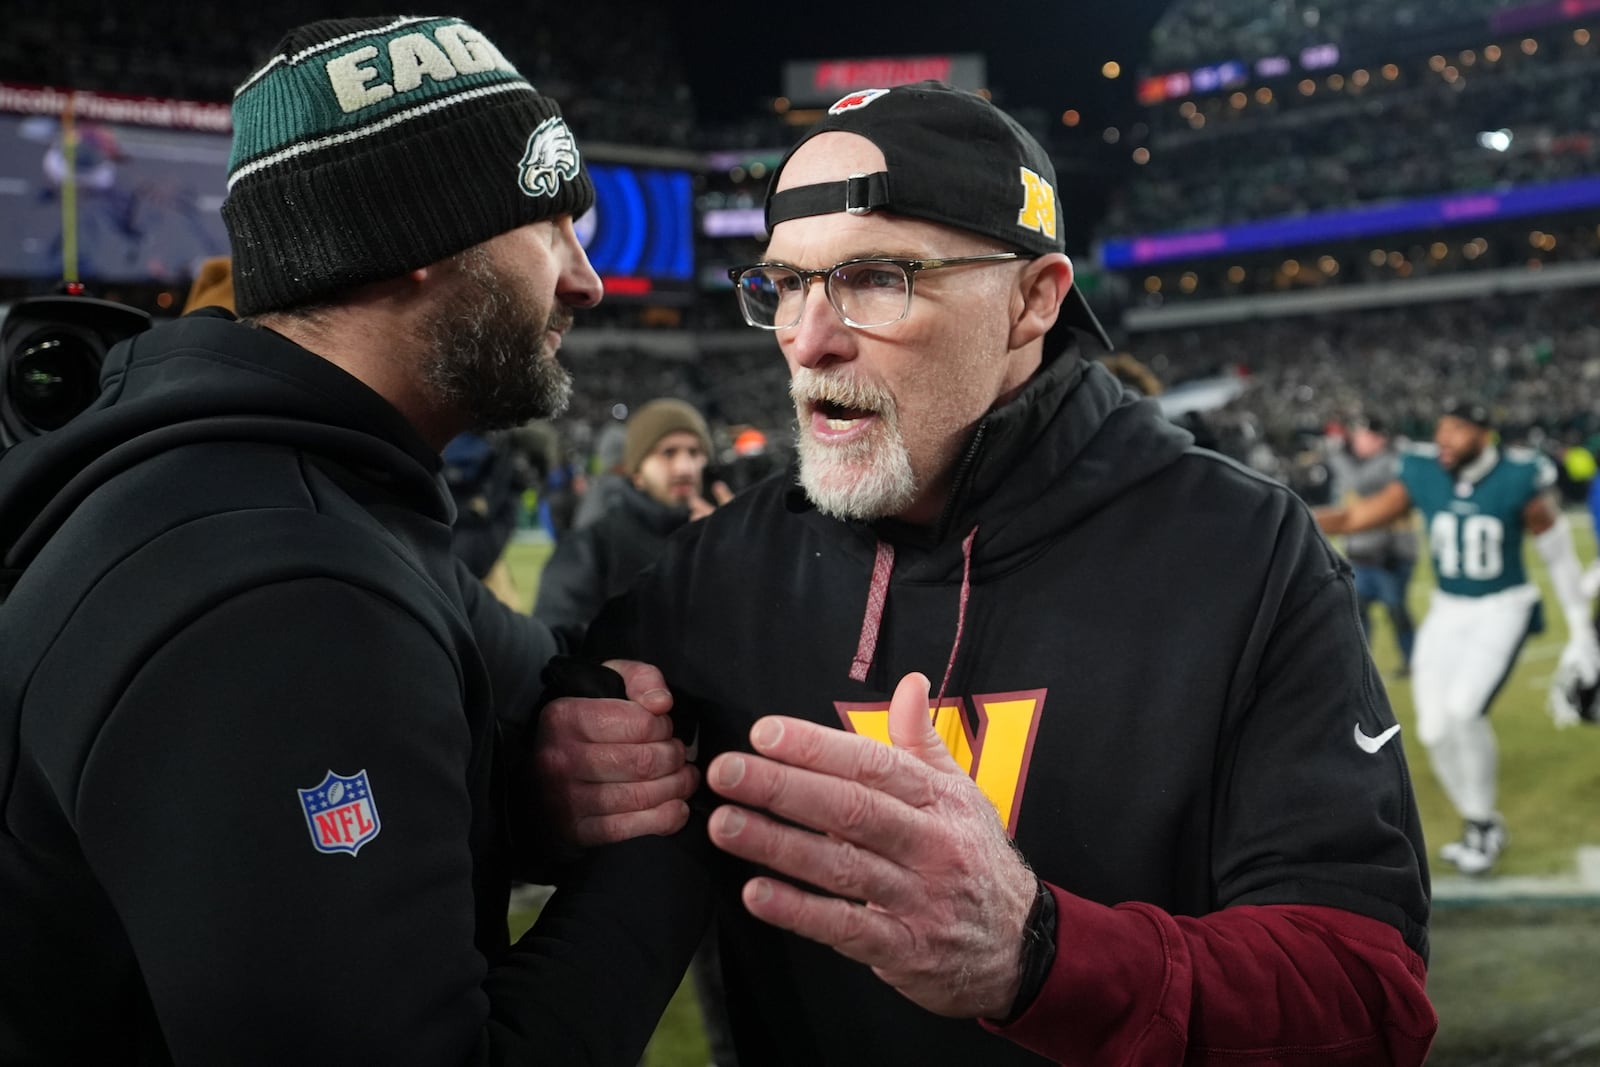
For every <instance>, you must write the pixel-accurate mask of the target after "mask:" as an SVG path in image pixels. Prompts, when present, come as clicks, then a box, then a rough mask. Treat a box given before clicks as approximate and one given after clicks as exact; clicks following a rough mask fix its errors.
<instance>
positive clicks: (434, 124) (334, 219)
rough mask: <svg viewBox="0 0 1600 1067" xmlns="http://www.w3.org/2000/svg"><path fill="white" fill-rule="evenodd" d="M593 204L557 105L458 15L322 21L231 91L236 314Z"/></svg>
mask: <svg viewBox="0 0 1600 1067" xmlns="http://www.w3.org/2000/svg"><path fill="white" fill-rule="evenodd" d="M593 203H594V185H593V184H592V183H591V182H590V180H589V175H588V173H587V172H586V171H585V170H584V168H583V165H582V159H581V157H580V155H579V153H578V145H577V142H576V141H575V140H574V138H573V136H572V131H571V130H569V129H568V128H567V124H566V122H565V121H563V120H562V118H561V111H560V109H559V108H558V107H557V106H556V103H555V101H554V100H551V99H550V98H549V97H546V96H543V95H541V94H540V93H539V92H538V90H536V89H535V88H534V87H533V86H532V85H530V84H529V83H528V81H527V80H526V79H525V78H523V77H522V75H520V74H518V73H517V70H516V68H515V67H513V66H512V65H511V63H510V62H508V61H507V60H506V58H505V56H503V55H501V54H500V51H499V49H497V48H495V46H494V45H493V44H491V43H490V41H489V39H488V38H486V37H484V36H483V34H481V33H479V32H478V31H477V30H475V29H473V28H472V27H471V26H469V25H467V24H466V23H465V22H462V21H461V20H460V19H456V18H422V17H402V16H385V17H380V18H361V19H328V20H324V21H322V22H314V23H311V24H309V25H306V26H302V27H300V28H298V29H295V30H291V31H290V32H289V34H288V36H286V37H285V38H284V39H283V41H282V42H281V43H279V45H278V46H277V47H276V48H275V49H273V52H272V55H271V58H269V59H268V60H267V61H266V62H265V63H264V64H262V66H261V67H260V68H259V69H257V70H256V72H255V73H254V74H252V75H250V77H249V78H248V79H246V80H245V82H244V84H243V85H241V86H240V87H239V88H238V90H237V91H236V92H235V93H234V98H233V154H232V158H231V159H230V160H229V163H228V197H227V199H226V200H225V201H224V202H223V205H222V218H223V222H224V223H225V224H226V226H227V229H228V239H229V242H230V244H231V245H232V251H233V285H234V294H235V299H236V302H237V306H238V311H239V314H240V315H255V314H258V313H260V312H263V311H271V310H275V309H278V308H285V307H291V306H293V305H296V304H301V303H306V302H308V301H314V300H316V299H318V298H320V297H325V296H327V295H329V294H331V293H334V292H336V291H338V290H340V289H345V288H348V287H350V286H355V285H362V284H365V283H367V282H375V281H380V280H382V279H384V278H394V277H398V276H400V275H402V274H404V273H406V272H407V271H410V270H414V269H416V268H418V267H425V266H427V265H428V264H430V263H435V262H437V261H439V260H441V259H444V258H446V257H447V256H451V255H454V254H455V253H457V252H460V251H462V250H464V249H467V248H470V247H472V246H473V245H476V244H479V243H481V242H483V241H486V240H488V239H489V238H491V237H494V236H496V235H498V234H501V233H505V232H506V231H508V230H514V229H516V228H517V227H519V226H523V225H526V224H527V223H530V222H538V221H539V220H541V219H547V218H553V217H557V216H561V215H571V216H573V217H574V218H576V217H577V216H579V215H582V214H583V212H585V211H587V210H588V209H589V207H590V206H591V205H592V204H593Z"/></svg>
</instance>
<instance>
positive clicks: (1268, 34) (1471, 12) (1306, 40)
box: [1150, 0, 1520, 70]
mask: <svg viewBox="0 0 1600 1067" xmlns="http://www.w3.org/2000/svg"><path fill="white" fill-rule="evenodd" d="M1519 3H1520V0H1452V2H1451V3H1448V4H1435V3H1429V2H1427V0H1398V2H1394V0H1270V2H1268V3H1261V2H1260V0H1179V2H1178V3H1175V4H1173V5H1172V6H1171V7H1169V8H1168V9H1167V11H1166V13H1165V14H1164V15H1163V16H1162V18H1161V19H1160V20H1158V21H1157V23H1156V25H1155V28H1154V30H1153V31H1152V33H1151V49H1150V65H1151V66H1152V67H1154V68H1156V69H1159V70H1174V69H1178V68H1181V67H1186V66H1193V65H1195V64H1197V63H1208V62H1215V61H1217V60H1221V59H1232V58H1236V57H1244V58H1247V59H1255V58H1258V57H1260V56H1272V55H1280V54H1283V53H1287V52H1293V51H1298V50H1299V49H1301V48H1306V47H1310V46H1314V45H1319V44H1326V43H1330V42H1331V43H1336V44H1346V45H1348V44H1352V43H1357V42H1365V43H1370V42H1373V41H1379V40H1383V39H1385V38H1388V37H1391V36H1393V35H1394V34H1396V33H1397V32H1400V33H1404V32H1415V31H1421V30H1426V29H1429V28H1431V27H1436V26H1453V25H1461V24H1466V23H1472V22H1480V23H1481V22H1482V21H1483V20H1484V19H1485V18H1487V17H1488V16H1489V15H1491V14H1492V13H1494V12H1495V11H1498V10H1500V9H1501V8H1507V7H1514V6H1517V5H1518V4H1519Z"/></svg>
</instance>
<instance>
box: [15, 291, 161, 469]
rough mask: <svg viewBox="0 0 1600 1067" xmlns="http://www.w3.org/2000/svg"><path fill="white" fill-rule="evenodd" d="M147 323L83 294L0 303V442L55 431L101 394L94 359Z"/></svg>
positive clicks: (139, 315) (127, 309)
mask: <svg viewBox="0 0 1600 1067" xmlns="http://www.w3.org/2000/svg"><path fill="white" fill-rule="evenodd" d="M149 326H150V316H149V315H148V314H146V313H145V312H143V311H140V310H138V309H137V308H131V307H127V306H126V305H123V304H116V303H112V302H111V301H109V300H96V299H94V298H93V297H86V296H40V297H28V298H25V299H22V300H14V301H12V302H10V303H8V304H0V448H10V447H11V446H12V445H14V444H16V443H17V442H18V441H21V440H24V439H25V438H29V437H38V436H39V435H41V434H45V433H49V432H50V431H51V430H58V429H60V428H61V427H62V426H65V425H66V424H67V423H68V422H70V421H71V420H72V418H73V417H74V416H76V415H77V414H78V413H79V412H81V411H83V410H84V409H85V408H87V407H88V406H89V405H90V404H92V403H93V402H94V399H95V397H96V396H98V395H99V394H100V364H101V363H102V362H103V361H104V360H105V354H106V352H107V351H109V350H110V348H111V347H112V346H113V345H115V344H116V343H117V342H119V341H122V340H125V339H127V338H129V337H132V336H133V335H134V334H137V333H141V332H143V331H144V330H146V329H148V328H149Z"/></svg>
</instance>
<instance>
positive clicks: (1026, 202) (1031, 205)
mask: <svg viewBox="0 0 1600 1067" xmlns="http://www.w3.org/2000/svg"><path fill="white" fill-rule="evenodd" d="M1017 169H1018V170H1020V171H1021V172H1022V210H1021V211H1019V212H1017V225H1018V226H1021V227H1023V228H1024V229H1028V230H1032V231H1034V232H1035V233H1042V234H1044V235H1045V236H1046V237H1049V238H1052V239H1053V238H1054V237H1055V235H1056V191H1055V190H1054V189H1053V188H1051V187H1050V183H1049V182H1047V181H1045V180H1044V179H1043V178H1041V177H1039V175H1037V174H1035V173H1034V172H1033V171H1031V170H1029V169H1028V168H1027V167H1018V168H1017Z"/></svg>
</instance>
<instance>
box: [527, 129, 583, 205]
mask: <svg viewBox="0 0 1600 1067" xmlns="http://www.w3.org/2000/svg"><path fill="white" fill-rule="evenodd" d="M518 166H519V167H521V168H522V170H521V174H520V176H519V178H518V184H519V185H521V186H522V191H523V192H525V193H527V194H528V195H529V196H555V195H556V193H557V192H559V191H560V190H561V182H562V180H563V179H565V180H567V181H569V182H570V181H571V180H572V179H574V178H576V177H577V176H578V142H577V141H576V140H575V139H574V138H573V136H572V131H571V130H569V129H567V124H566V123H565V122H563V121H562V120H561V117H560V116H559V115H552V116H551V117H550V118H547V119H545V120H544V121H543V122H541V123H539V127H538V128H537V129H536V130H534V131H533V133H531V134H529V135H528V150H527V151H526V152H524V153H522V162H521V163H519V164H518Z"/></svg>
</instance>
